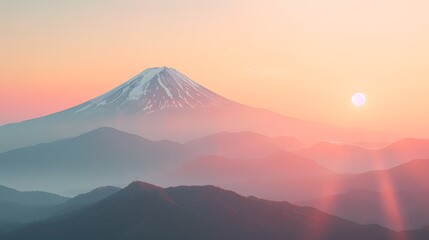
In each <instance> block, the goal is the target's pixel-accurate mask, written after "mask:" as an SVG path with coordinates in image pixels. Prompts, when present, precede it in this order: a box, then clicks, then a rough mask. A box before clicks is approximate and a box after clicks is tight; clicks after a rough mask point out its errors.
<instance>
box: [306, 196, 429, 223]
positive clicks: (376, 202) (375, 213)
mask: <svg viewBox="0 0 429 240" xmlns="http://www.w3.org/2000/svg"><path fill="white" fill-rule="evenodd" d="M392 196H393V197H394V199H395V204H396V208H397V209H398V211H399V212H400V216H401V217H400V218H401V221H399V222H398V219H396V218H395V217H394V213H393V212H392V211H395V210H392V209H388V207H387V204H386V199H387V198H390V197H392ZM428 196H429V192H420V193H415V192H413V191H412V189H411V190H408V191H398V192H374V191H367V190H353V191H350V192H347V193H344V194H339V195H332V196H325V197H321V198H317V199H311V200H307V201H303V202H300V203H299V204H300V205H303V206H311V207H315V208H317V209H320V210H322V211H324V212H327V213H330V214H333V215H335V216H339V217H342V218H345V219H348V220H351V221H354V222H357V223H361V224H379V225H382V226H385V227H388V228H390V229H394V230H397V231H401V230H405V229H419V228H422V227H423V226H426V225H427V224H428V223H429V206H428V204H427V203H428V201H429V197H428ZM327 203H328V204H327ZM350 206H353V207H350Z"/></svg>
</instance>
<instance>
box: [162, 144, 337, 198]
mask: <svg viewBox="0 0 429 240" xmlns="http://www.w3.org/2000/svg"><path fill="white" fill-rule="evenodd" d="M332 173H333V172H332V171H331V170H329V169H327V168H324V167H322V166H320V165H319V164H317V163H316V162H314V161H313V160H310V159H306V158H302V157H299V156H297V155H295V154H292V153H289V152H285V151H279V152H277V153H275V154H272V155H270V156H268V157H264V158H259V159H231V158H226V157H221V156H214V155H212V156H202V157H199V158H197V159H195V160H193V161H190V162H188V163H186V164H185V165H184V166H182V167H181V168H179V169H178V170H177V171H175V172H174V173H173V174H169V175H168V176H169V177H171V178H172V180H170V182H171V183H181V184H187V185H189V184H211V185H216V186H220V187H224V188H228V189H231V190H234V191H237V192H239V193H242V194H249V195H256V196H263V197H265V198H268V199H273V198H274V196H275V194H273V193H274V192H276V191H277V190H278V189H277V187H279V186H281V185H282V184H285V183H287V182H288V181H293V180H298V179H300V180H302V179H309V178H313V177H315V176H323V175H328V174H332ZM280 188H281V187H280ZM283 199H284V198H283Z"/></svg>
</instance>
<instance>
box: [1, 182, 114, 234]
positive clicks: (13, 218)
mask: <svg viewBox="0 0 429 240" xmlns="http://www.w3.org/2000/svg"><path fill="white" fill-rule="evenodd" d="M0 189H9V190H8V192H5V191H2V192H1V194H0V223H1V222H3V223H4V225H5V226H4V227H5V228H6V227H7V225H11V226H12V227H13V226H14V225H16V224H14V223H19V224H24V223H29V222H33V221H38V220H42V219H46V218H49V217H53V216H56V215H61V214H64V213H67V212H71V211H74V210H77V209H80V208H83V207H85V206H87V205H89V204H92V203H95V202H97V201H100V200H101V199H104V198H106V197H108V196H110V195H112V194H114V193H116V192H118V191H119V190H120V188H117V187H111V186H106V187H100V188H96V189H94V190H92V191H90V192H88V193H84V194H80V195H78V196H76V197H74V198H66V197H61V196H58V195H55V194H51V193H46V192H21V191H17V190H14V189H10V188H6V187H4V186H0ZM17 195H20V196H19V197H16V196H17ZM41 195H42V196H50V197H41ZM6 223H9V224H6ZM0 225H1V224H0ZM0 232H1V226H0Z"/></svg>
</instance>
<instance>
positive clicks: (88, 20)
mask: <svg viewBox="0 0 429 240" xmlns="http://www.w3.org/2000/svg"><path fill="white" fill-rule="evenodd" d="M428 13H429V1H424V0H408V1H403V0H396V1H395V0H348V1H343V0H324V1H321V0H306V1H297V0H289V1H287V0H266V1H257V0H254V1H251V0H236V1H234V0H141V1H136V0H135V1H134V0H131V1H119V0H117V1H113V0H73V1H60V0H38V1H34V0H26V1H24V0H3V1H0V32H1V38H0V53H1V54H0V81H1V85H0V86H1V87H0V124H4V123H8V122H15V121H21V120H24V119H28V118H32V117H36V116H41V115H46V114H49V113H52V112H55V111H58V110H62V109H65V108H68V107H71V106H74V105H76V104H79V103H81V102H84V101H86V100H89V99H91V98H93V97H95V96H98V95H99V94H101V93H104V92H105V91H108V90H110V89H111V88H113V87H115V86H117V85H118V84H121V83H122V82H124V81H126V80H128V79H129V78H130V77H132V76H134V75H135V74H137V73H138V72H140V71H142V70H143V69H145V68H148V67H153V66H164V65H166V66H170V67H173V68H176V69H178V70H179V71H181V72H182V73H184V74H186V75H188V76H189V77H190V78H192V79H194V80H195V81H197V82H199V83H200V84H202V85H204V86H206V87H208V88H209V89H211V90H213V91H215V92H217V93H219V94H221V95H223V96H226V97H228V98H230V99H233V100H235V101H238V102H241V103H245V104H248V105H252V106H256V107H263V108H267V109H271V110H274V111H276V112H279V113H282V114H284V115H287V116H292V117H297V118H301V119H307V120H315V121H323V122H328V123H333V124H337V125H343V126H352V127H360V128H368V129H375V130H387V131H395V132H403V133H406V134H409V135H410V136H420V137H429V124H427V123H428V122H429V111H428V110H427V107H428V106H429V94H428V92H429V66H428V65H429V44H428V43H429V14H428ZM357 91H361V92H364V93H365V94H366V95H367V104H366V105H365V106H363V107H360V108H357V107H354V106H353V105H352V104H351V102H350V97H351V95H352V94H353V93H354V92H357Z"/></svg>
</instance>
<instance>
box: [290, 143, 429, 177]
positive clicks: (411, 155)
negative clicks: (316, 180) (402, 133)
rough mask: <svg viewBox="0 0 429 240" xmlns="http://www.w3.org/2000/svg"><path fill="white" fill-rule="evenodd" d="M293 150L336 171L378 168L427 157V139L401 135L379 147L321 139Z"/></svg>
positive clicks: (428, 152)
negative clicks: (371, 147)
mask: <svg viewBox="0 0 429 240" xmlns="http://www.w3.org/2000/svg"><path fill="white" fill-rule="evenodd" d="M294 153H296V154H298V155H300V156H303V157H307V158H310V159H314V160H316V161H317V162H318V163H319V164H321V165H323V166H325V167H327V168H329V169H332V170H335V171H339V172H350V173H353V172H354V173H358V172H365V171H371V170H382V169H386V168H391V167H394V166H396V165H399V164H402V163H405V162H407V161H410V160H413V159H426V158H428V159H429V140H427V139H412V138H409V139H402V140H399V141H396V142H394V143H392V144H388V145H386V146H384V147H381V148H379V149H365V148H361V147H356V146H352V145H344V144H335V143H328V142H321V143H318V144H315V145H313V146H311V147H308V148H304V149H300V150H297V151H295V152H294Z"/></svg>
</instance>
